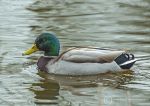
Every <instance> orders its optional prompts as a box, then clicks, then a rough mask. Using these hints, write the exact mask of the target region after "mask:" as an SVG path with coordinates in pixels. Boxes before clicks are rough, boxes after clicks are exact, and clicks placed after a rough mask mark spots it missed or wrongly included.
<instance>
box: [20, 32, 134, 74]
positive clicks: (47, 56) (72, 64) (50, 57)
mask: <svg viewBox="0 0 150 106" xmlns="http://www.w3.org/2000/svg"><path fill="white" fill-rule="evenodd" d="M59 50H60V43H59V40H58V39H57V38H56V36H55V35H54V34H51V33H42V34H41V35H39V36H38V37H37V38H36V40H35V43H34V44H33V46H32V47H31V48H30V49H29V50H27V51H25V52H24V53H23V54H24V55H29V54H32V53H34V52H36V51H44V56H42V57H40V58H39V60H38V63H37V66H38V68H39V70H42V71H46V72H48V73H53V74H61V75H92V74H99V73H105V72H108V71H112V72H117V71H123V70H124V69H130V68H131V67H132V66H133V64H134V63H135V61H136V60H135V59H134V55H133V54H128V53H126V51H120V50H109V49H101V48H96V47H80V48H79V47H78V48H77V47H74V48H70V49H68V50H67V51H65V52H63V53H61V54H59Z"/></svg>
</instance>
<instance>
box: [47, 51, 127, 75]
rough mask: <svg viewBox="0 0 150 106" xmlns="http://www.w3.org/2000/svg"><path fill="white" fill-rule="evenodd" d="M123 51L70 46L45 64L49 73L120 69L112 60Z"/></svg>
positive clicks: (81, 73) (86, 73)
mask: <svg viewBox="0 0 150 106" xmlns="http://www.w3.org/2000/svg"><path fill="white" fill-rule="evenodd" d="M123 53H125V51H119V50H118V51H117V50H100V49H96V48H72V49H69V50H68V51H65V52H64V53H62V54H60V56H58V57H57V58H55V59H53V60H51V61H50V62H48V64H47V65H46V67H47V69H48V72H49V73H54V74H63V75H92V74H99V73H105V72H108V71H111V72H115V71H122V69H121V67H120V66H119V65H118V64H117V63H116V62H115V61H114V60H115V59H116V58H117V57H118V56H120V55H121V54H123Z"/></svg>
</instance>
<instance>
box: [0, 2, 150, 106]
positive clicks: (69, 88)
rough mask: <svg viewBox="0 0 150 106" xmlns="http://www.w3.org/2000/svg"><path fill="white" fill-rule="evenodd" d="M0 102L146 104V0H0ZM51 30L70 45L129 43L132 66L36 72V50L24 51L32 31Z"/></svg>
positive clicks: (4, 105)
mask: <svg viewBox="0 0 150 106" xmlns="http://www.w3.org/2000/svg"><path fill="white" fill-rule="evenodd" d="M0 23H1V24H0V33H1V35H0V106H20V105H22V106H27V105H28V106H47V105H52V106H120V105H122V106H149V105H150V72H149V71H150V61H149V59H150V55H149V53H150V1H149V0H110V1H109V2H108V1H106V0H82V1H81V0H26V1H22V0H13V1H12V0H1V1H0ZM46 31H49V32H55V33H57V35H58V36H57V37H58V38H59V39H60V42H61V44H62V51H63V50H65V49H66V48H68V47H69V46H97V47H108V48H117V49H128V50H130V52H131V53H134V54H135V56H136V57H137V58H138V59H141V61H138V62H136V64H135V65H134V67H133V69H132V71H128V72H124V73H106V74H102V75H95V76H84V77H81V76H78V77H73V76H56V75H47V74H45V73H41V72H38V71H37V69H36V61H37V59H38V57H39V56H40V55H41V53H40V52H37V53H36V54H33V55H31V56H22V55H21V54H22V52H23V51H24V50H26V49H27V48H28V47H30V46H31V44H32V42H33V41H34V39H35V38H36V36H37V35H38V34H40V33H42V32H46Z"/></svg>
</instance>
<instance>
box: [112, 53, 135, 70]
mask: <svg viewBox="0 0 150 106" xmlns="http://www.w3.org/2000/svg"><path fill="white" fill-rule="evenodd" d="M114 61H115V62H116V63H117V64H118V65H119V66H120V67H121V68H122V69H130V68H131V67H132V66H133V64H134V63H135V62H136V60H135V57H134V55H133V54H127V53H123V54H121V55H120V56H118V57H117V58H116V59H115V60H114Z"/></svg>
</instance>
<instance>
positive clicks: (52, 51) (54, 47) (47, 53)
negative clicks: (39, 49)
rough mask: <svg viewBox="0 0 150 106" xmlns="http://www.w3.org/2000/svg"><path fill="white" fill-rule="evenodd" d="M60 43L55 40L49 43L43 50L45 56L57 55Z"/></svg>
mask: <svg viewBox="0 0 150 106" xmlns="http://www.w3.org/2000/svg"><path fill="white" fill-rule="evenodd" d="M59 50H60V44H59V42H57V43H56V42H55V43H53V44H51V46H50V49H49V50H48V51H45V52H44V55H45V56H59Z"/></svg>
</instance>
